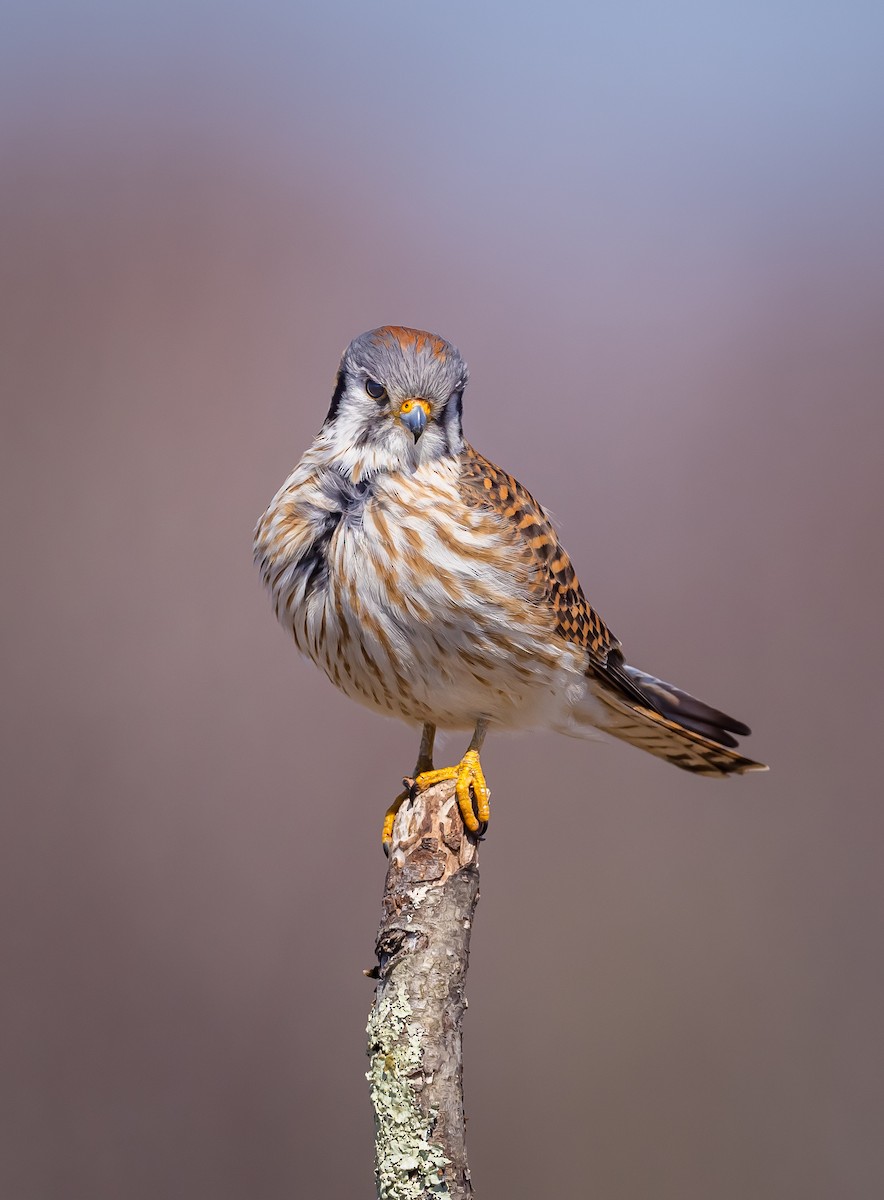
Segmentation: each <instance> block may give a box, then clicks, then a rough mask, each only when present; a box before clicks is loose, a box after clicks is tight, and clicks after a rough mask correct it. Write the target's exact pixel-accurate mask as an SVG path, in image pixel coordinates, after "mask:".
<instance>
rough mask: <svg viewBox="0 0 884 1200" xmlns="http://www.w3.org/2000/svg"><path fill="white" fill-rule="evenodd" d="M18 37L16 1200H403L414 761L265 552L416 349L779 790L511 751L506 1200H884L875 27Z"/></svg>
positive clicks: (610, 21) (654, 15) (27, 16)
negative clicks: (457, 383)
mask: <svg viewBox="0 0 884 1200" xmlns="http://www.w3.org/2000/svg"><path fill="white" fill-rule="evenodd" d="M3 22H4V26H5V28H4V30H3V32H2V36H0V155H2V157H0V180H2V183H0V187H2V197H0V238H2V263H3V278H4V284H3V289H2V299H0V304H2V320H0V331H2V333H0V336H2V340H3V346H2V358H0V361H2V370H3V374H4V377H5V378H4V386H3V424H4V429H3V437H2V445H0V455H2V461H0V469H2V475H0V478H2V480H3V483H4V485H5V489H6V494H5V498H4V500H3V504H2V510H0V511H2V520H3V523H4V533H5V538H4V546H5V547H6V549H5V553H4V562H5V571H4V600H3V605H4V611H3V620H2V626H0V627H2V660H0V665H2V677H3V680H4V688H3V710H2V724H0V729H2V738H3V742H4V747H3V764H4V766H3V774H4V776H5V785H4V805H3V809H4V814H5V816H6V820H5V822H4V825H5V829H6V832H5V835H4V837H3V850H2V853H3V856H4V858H5V860H6V861H5V862H4V864H3V867H2V875H0V880H2V882H0V889H2V894H0V900H2V907H0V914H2V916H0V923H2V962H3V995H2V1013H0V1019H2V1023H0V1029H2V1039H0V1054H2V1062H0V1077H2V1081H3V1082H2V1090H3V1105H4V1108H3V1112H2V1113H0V1141H2V1145H0V1194H2V1195H3V1197H4V1198H7V1197H8V1198H9V1200H72V1198H79V1197H88V1198H89V1200H119V1198H120V1197H125V1198H126V1200H157V1198H158V1197H164V1198H165V1197H182V1198H184V1197H186V1198H187V1200H194V1198H197V1197H206V1198H211V1200H241V1198H245V1197H249V1198H250V1200H254V1198H260V1200H283V1198H284V1197H286V1198H288V1197H293V1196H297V1197H307V1196H319V1195H322V1196H330V1197H345V1196H346V1197H357V1196H360V1197H366V1198H368V1197H369V1196H371V1195H372V1194H373V1186H372V1177H371V1155H372V1127H371V1117H370V1111H369V1106H368V1098H367V1087H366V1084H365V1082H364V1080H363V1079H362V1072H363V1071H364V1069H365V1061H364V1058H363V1054H364V1033H363V1030H364V1023H365V1017H366V1014H367V1010H368V1006H369V1003H370V999H371V985H370V983H369V982H368V981H367V980H365V979H364V978H363V976H362V975H361V969H362V968H363V967H366V966H368V965H369V964H370V962H371V961H372V945H373V936H374V932H375V929H376V924H377V918H378V908H379V898H380V891H381V886H382V881H383V873H384V860H383V857H382V855H381V852H380V847H379V844H378V833H379V821H380V817H381V814H382V812H383V810H384V808H385V807H386V805H387V803H388V801H389V799H390V798H391V797H392V795H393V794H394V793H395V791H396V790H397V788H398V777H399V776H401V774H402V773H403V771H405V770H408V769H410V768H411V766H412V764H413V761H414V756H415V749H416V736H415V735H414V734H413V733H412V732H411V731H410V730H408V729H407V728H406V727H405V726H401V725H397V724H394V723H391V722H385V721H383V720H381V719H379V718H377V717H374V716H372V715H371V714H369V713H367V712H365V711H363V710H361V709H359V708H358V707H356V706H354V705H352V704H351V703H349V702H348V701H347V700H346V699H345V698H344V697H342V696H340V695H339V694H337V693H336V692H335V691H334V690H333V689H332V687H331V686H330V685H329V684H328V683H327V682H325V681H324V679H323V678H321V677H320V676H319V675H318V674H317V673H316V672H315V670H314V669H313V668H312V667H311V666H310V665H309V664H307V663H304V662H302V661H300V660H299V659H298V658H297V657H296V655H295V654H294V652H293V650H292V648H291V646H290V645H289V644H288V643H287V641H286V639H285V637H284V635H283V633H282V632H281V631H280V630H279V629H278V628H277V626H276V624H275V622H274V620H273V618H272V615H271V612H270V608H269V605H268V603H267V600H266V598H265V597H264V596H263V595H262V594H261V589H260V587H259V584H258V579H257V576H256V573H255V572H254V570H253V568H252V565H251V530H252V527H253V525H254V522H255V520H256V518H257V517H258V515H259V513H260V512H261V510H262V509H263V507H264V506H265V505H266V503H267V501H268V500H269V498H270V496H271V495H272V494H273V492H274V491H275V490H276V488H277V486H278V485H279V483H280V482H281V481H282V479H283V478H284V476H285V475H286V473H287V472H288V470H289V469H290V467H291V466H292V464H293V463H294V461H295V460H296V458H297V457H298V455H299V454H300V452H301V451H302V449H303V448H304V447H305V446H306V445H307V444H308V443H309V442H310V440H311V438H312V436H313V434H314V432H315V431H316V429H317V427H318V425H319V423H320V422H321V419H322V416H323V415H324V413H325V410H326V407H327V404H328V397H329V395H330V391H331V384H332V379H333V375H334V370H335V366H336V362H337V357H338V355H339V354H340V351H341V349H342V348H343V346H344V344H345V343H346V342H347V341H348V340H349V339H350V338H351V337H352V336H353V335H355V334H356V333H359V332H361V331H362V330H364V329H367V328H370V327H372V326H374V325H378V324H381V323H385V322H397V323H404V324H409V325H416V326H422V327H427V328H430V329H433V330H435V331H437V332H439V333H441V334H443V335H444V336H445V337H448V338H450V339H451V340H453V341H454V342H456V343H457V344H458V345H459V346H460V348H461V350H462V351H463V353H464V355H465V356H466V357H467V359H468V361H469V362H470V364H471V368H472V383H471V385H470V388H469V390H468V392H467V396H466V401H465V418H466V424H467V431H468V435H469V436H470V438H471V440H472V441H473V442H474V443H475V444H476V445H477V446H478V447H479V448H480V449H481V450H482V451H483V452H484V453H486V454H487V455H489V457H491V458H492V459H493V460H494V461H496V462H499V463H500V464H501V465H503V466H504V467H505V468H506V469H508V470H510V471H512V472H513V473H515V474H516V475H517V476H518V477H519V478H520V479H522V481H523V482H524V483H526V484H527V485H528V486H529V487H530V488H531V489H532V490H533V491H535V492H536V494H537V495H538V496H539V497H540V498H541V499H542V500H543V501H544V502H545V503H546V504H547V505H548V506H549V507H550V508H551V509H552V510H553V512H554V513H555V514H557V517H558V520H559V525H560V528H561V531H562V534H563V538H564V541H565V543H566V545H567V546H568V548H569V550H570V552H571V554H572V557H573V558H574V560H575V563H576V565H577V568H578V571H579V573H580V575H581V578H582V580H583V582H584V586H585V588H586V590H587V592H588V594H589V596H590V598H591V599H592V601H593V602H594V603H595V604H596V605H597V606H598V608H599V609H600V611H601V612H602V614H603V615H604V617H605V618H606V620H607V621H608V622H609V623H610V624H611V626H612V627H613V629H614V630H615V631H616V632H617V634H618V635H619V636H620V637H621V639H622V640H623V641H624V642H625V645H626V650H627V653H628V655H629V657H630V658H631V660H632V661H635V662H637V663H638V664H639V665H641V666H642V667H644V668H646V669H649V670H652V671H655V672H658V673H659V674H661V675H663V676H666V677H667V678H673V679H675V680H676V681H677V682H679V683H681V684H682V685H684V686H686V687H688V688H690V689H693V690H695V691H696V692H697V693H698V694H700V695H701V696H703V697H704V698H706V699H709V700H710V701H712V702H713V703H716V704H719V705H721V706H723V707H724V708H726V709H728V710H729V711H732V712H734V713H735V714H736V715H737V716H738V717H741V718H744V719H746V720H748V721H749V722H750V723H751V724H752V725H753V727H754V728H755V731H756V732H755V735H754V737H753V738H752V740H751V743H750V744H749V746H748V747H747V748H748V749H750V751H751V752H753V753H755V754H757V755H758V756H760V757H762V758H764V759H766V760H767V761H770V762H771V763H772V766H773V770H772V772H771V774H770V775H769V776H766V777H763V778H749V779H743V780H736V781H731V782H729V783H723V784H718V785H716V784H714V783H711V782H709V781H706V780H699V779H695V778H692V777H690V776H687V775H685V774H683V773H681V772H677V771H674V770H672V769H669V768H667V767H666V766H665V765H664V764H661V763H660V762H658V761H656V760H654V759H651V758H649V757H646V756H644V755H641V754H639V753H637V752H635V751H632V750H630V749H629V748H627V747H623V746H619V745H613V746H604V745H600V744H593V743H580V742H571V741H567V740H565V739H561V738H556V737H554V736H552V735H544V734H537V735H531V736H523V737H518V738H509V739H504V738H500V737H498V738H493V739H492V740H491V741H490V743H489V745H488V748H487V754H486V755H485V756H483V757H484V760H485V764H486V767H487V770H488V772H489V774H490V778H491V783H492V786H493V791H494V798H493V806H494V817H493V824H492V828H491V831H490V836H489V839H488V841H487V843H486V845H485V847H484V848H483V851H482V887H483V895H482V902H481V906H480V909H479V913H478V920H477V925H476V930H475V935H474V940H473V951H474V953H473V963H472V967H471V971H470V980H469V983H470V986H469V998H470V1010H469V1014H468V1018H467V1030H466V1060H467V1080H466V1083H467V1108H468V1113H469V1115H470V1126H469V1137H470V1151H471V1161H472V1166H473V1171H474V1177H475V1180H476V1186H477V1194H479V1195H480V1196H482V1197H483V1200H503V1198H507V1200H522V1198H524V1200H535V1198H536V1197H539V1196H575V1197H582V1196H587V1197H590V1196H592V1197H595V1196H598V1197H605V1200H634V1198H635V1197H644V1196H654V1197H655V1198H656V1200H670V1198H671V1200H693V1198H696V1200H707V1198H709V1197H714V1198H715V1200H745V1198H746V1197H747V1196H751V1197H753V1198H758V1200H784V1198H789V1200H791V1198H795V1200H831V1198H832V1197H838V1198H839V1200H853V1198H857V1200H867V1198H869V1197H872V1196H875V1195H879V1194H882V1192H884V1140H882V1136H881V1130H882V1127H884V1029H882V1013H884V958H882V949H881V930H882V907H884V870H882V865H881V864H882V838H884V810H882V803H881V785H880V782H879V780H880V774H881V771H880V756H881V745H882V734H884V729H882V717H884V703H882V690H881V689H882V669H884V661H882V658H884V655H882V638H881V633H880V622H881V607H882V599H881V593H882V584H884V556H882V513H884V472H882V458H884V454H882V445H884V336H882V334H884V329H882V319H884V220H882V213H884V155H882V144H884V82H882V74H881V68H880V62H881V46H882V35H884V10H882V9H881V7H880V5H878V4H873V3H868V4H862V3H847V4H839V5H836V4H834V3H831V4H814V3H804V4H797V3H786V2H785V0H775V2H773V3H765V4H761V3H748V4H742V5H730V6H724V5H699V4H688V3H675V4H667V5H665V6H664V5H654V4H648V3H645V4H641V3H626V4H617V5H614V4H602V5H579V4H559V5H549V6H544V7H540V6H537V7H534V6H526V5H523V4H519V3H511V4H506V5H504V4H500V3H487V4H483V5H469V4H465V3H453V4H448V5H446V6H444V7H439V6H429V5H421V4H405V3H399V2H397V3H391V2H383V3H373V4H355V3H353V4H338V5H319V4H316V5H307V4H301V5H283V4H269V3H257V4H251V5H249V6H245V5H243V6H232V5H225V4H221V3H214V4H211V5H210V4H196V3H192V2H191V3H183V4H182V3H175V4H172V3H170V2H168V0H167V2H166V3H153V4H151V5H147V4H130V5H122V6H121V5H119V4H115V5H111V4H100V3H94V4H70V3H66V4H61V3H56V4H51V3H47V4H41V5H28V6H24V5H20V6H17V5H15V4H13V5H12V6H7V8H6V10H5V15H4V17H3ZM460 749H461V746H460V743H459V741H458V740H457V739H456V738H451V739H449V740H448V741H447V742H446V743H445V744H444V747H443V754H447V756H448V757H451V756H453V755H457V754H458V753H459V751H460Z"/></svg>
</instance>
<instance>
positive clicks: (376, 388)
mask: <svg viewBox="0 0 884 1200" xmlns="http://www.w3.org/2000/svg"><path fill="white" fill-rule="evenodd" d="M365 390H366V391H367V392H368V394H369V396H371V398H372V400H377V401H378V402H380V401H382V400H386V399H387V389H386V388H385V387H384V385H383V384H382V383H378V382H377V380H375V379H366V381H365Z"/></svg>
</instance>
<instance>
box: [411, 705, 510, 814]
mask: <svg viewBox="0 0 884 1200" xmlns="http://www.w3.org/2000/svg"><path fill="white" fill-rule="evenodd" d="M486 728H487V723H486V722H485V721H477V722H476V731H475V733H474V734H473V738H472V741H471V742H470V746H469V749H468V750H467V752H466V754H465V755H464V756H463V758H462V759H461V760H460V762H459V763H458V764H457V766H456V767H442V768H440V769H439V770H437V771H422V772H421V773H420V774H419V775H418V776H417V778H416V779H415V781H414V782H415V786H416V787H417V788H419V789H420V790H421V791H423V789H424V788H428V787H432V785H433V784H434V783H441V782H442V780H443V779H454V780H456V781H457V783H456V794H457V806H458V808H459V809H460V815H461V816H462V817H463V823H464V825H466V827H467V829H468V830H469V831H470V833H480V832H481V831H482V829H483V826H487V824H488V821H489V818H490V816H491V812H490V809H489V805H488V801H489V799H490V795H491V793H490V792H489V790H488V784H487V783H486V782H485V773H484V771H483V770H482V764H481V762H480V761H479V751H480V750H481V748H482V743H483V742H484V741H485V731H486ZM470 792H472V794H473V796H475V798H476V808H475V812H474V811H473V800H472V797H471V795H470Z"/></svg>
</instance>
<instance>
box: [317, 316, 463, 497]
mask: <svg viewBox="0 0 884 1200" xmlns="http://www.w3.org/2000/svg"><path fill="white" fill-rule="evenodd" d="M466 382H467V365H466V363H465V362H464V360H463V359H462V358H461V356H460V353H459V351H458V350H457V349H456V347H454V346H452V345H451V343H450V342H446V341H444V340H443V339H442V338H440V337H437V336H436V335H435V334H433V333H424V332H422V331H421V330H419V329H405V328H403V327H402V326H400V325H384V326H383V327H382V328H380V329H372V330H370V331H369V332H368V333H363V334H360V336H359V337H357V338H354V339H353V341H352V342H351V343H350V345H349V346H348V347H347V349H346V350H345V351H344V355H343V358H342V359H341V365H340V368H339V369H338V377H337V381H336V384H335V391H334V395H333V396H332V402H331V407H330V408H329V410H328V415H327V416H326V418H325V423H324V424H323V426H322V430H321V431H320V435H319V441H320V442H321V443H322V445H323V447H324V449H325V450H326V451H327V452H328V453H329V455H330V456H331V457H333V458H334V460H335V461H336V462H337V464H338V466H339V467H340V469H342V470H344V471H346V472H347V474H350V475H351V476H352V478H354V479H358V478H360V477H363V476H368V475H373V474H376V473H378V472H379V471H396V470H408V471H412V470H414V469H415V468H416V467H417V466H418V465H419V464H420V463H421V462H425V461H428V460H430V459H434V458H444V457H446V456H451V455H456V454H459V453H460V451H461V450H462V449H463V433H462V430H461V399H462V396H463V390H464V388H465V386H466Z"/></svg>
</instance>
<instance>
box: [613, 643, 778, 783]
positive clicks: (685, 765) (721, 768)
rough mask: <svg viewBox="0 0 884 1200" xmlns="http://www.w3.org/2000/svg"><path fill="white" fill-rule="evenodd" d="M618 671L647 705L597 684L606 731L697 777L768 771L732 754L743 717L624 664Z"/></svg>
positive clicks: (746, 730) (744, 730)
mask: <svg viewBox="0 0 884 1200" xmlns="http://www.w3.org/2000/svg"><path fill="white" fill-rule="evenodd" d="M621 669H622V670H623V671H624V673H625V674H626V675H627V676H628V678H629V679H630V682H631V683H632V685H633V687H634V688H635V689H637V690H639V691H640V692H641V693H642V694H643V695H644V696H645V697H646V698H647V704H638V703H636V702H635V701H634V700H633V698H632V694H630V696H629V697H626V696H624V695H622V694H620V693H618V692H615V691H613V690H611V689H609V688H608V687H605V686H599V687H596V688H595V689H594V692H595V695H596V696H597V697H598V699H600V700H602V701H603V702H604V704H605V712H606V718H607V719H606V720H605V721H604V723H603V724H602V728H603V729H604V730H605V731H606V732H607V733H610V734H613V736H614V737H617V738H621V739H622V740H623V741H625V742H629V743H630V744H631V745H633V746H638V747H640V748H641V749H642V750H646V751H647V752H648V753H649V754H654V755H656V757H657V758H664V759H666V761H667V762H671V763H673V764H674V765H675V766H677V767H681V768H682V769H683V770H685V771H693V772H694V773H695V774H697V775H712V776H715V775H732V774H735V775H743V774H745V773H746V772H748V771H766V770H768V768H767V767H766V766H765V764H764V763H759V762H755V761H754V760H753V759H751V758H744V757H743V755H741V754H738V753H736V749H735V748H736V747H737V745H738V743H737V739H736V738H735V737H734V736H733V735H734V734H739V735H740V736H743V737H745V736H746V734H748V733H749V727H748V726H747V725H744V724H743V723H742V721H737V720H735V719H734V718H733V717H729V716H728V715H727V714H726V713H723V712H720V711H719V710H718V709H716V708H711V707H710V706H709V705H708V704H704V703H703V701H702V700H698V699H697V698H696V697H695V696H691V695H689V694H688V693H687V692H683V691H681V690H680V689H679V688H676V687H673V686H672V685H671V684H669V683H664V682H663V680H661V679H655V678H654V676H653V675H646V674H645V673H644V672H643V671H639V670H637V669H636V668H635V667H630V666H627V665H626V664H625V663H624V664H623V666H622V668H621ZM630 691H632V689H630ZM633 694H634V693H633Z"/></svg>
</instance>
